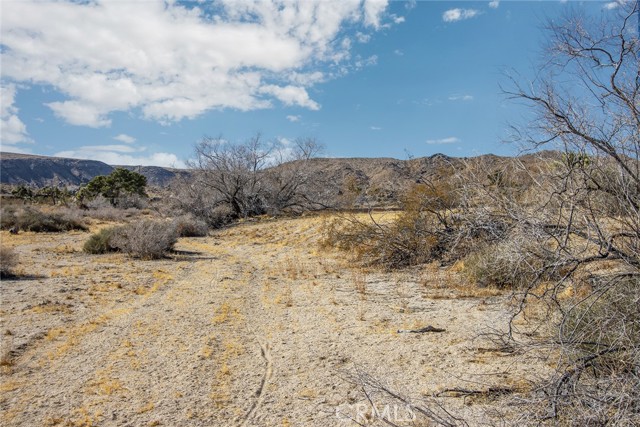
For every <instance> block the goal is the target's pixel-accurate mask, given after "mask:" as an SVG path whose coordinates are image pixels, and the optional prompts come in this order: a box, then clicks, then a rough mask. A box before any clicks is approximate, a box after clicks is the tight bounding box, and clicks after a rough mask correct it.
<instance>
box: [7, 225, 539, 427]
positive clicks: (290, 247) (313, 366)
mask: <svg viewBox="0 0 640 427" xmlns="http://www.w3.org/2000/svg"><path fill="white" fill-rule="evenodd" d="M322 221H323V219H322V218H320V217H314V218H301V219H291V220H279V221H263V222H258V223H248V224H244V225H240V226H237V227H234V228H231V229H228V230H225V231H221V232H216V233H214V234H213V235H212V236H210V237H206V238H189V239H181V240H180V242H179V244H178V249H179V250H180V251H182V252H180V253H178V254H177V255H175V256H174V257H173V258H171V259H166V260H162V261H139V260H131V259H129V258H127V257H125V256H124V255H121V254H113V255H93V256H90V255H86V254H84V253H82V252H81V247H82V244H83V243H84V241H85V240H86V239H87V238H88V235H89V234H88V233H83V232H74V233H66V234H32V233H22V234H19V235H17V236H14V235H9V234H8V233H7V232H2V244H3V245H4V246H8V247H13V248H15V250H16V252H17V253H18V254H19V256H20V264H19V265H20V267H19V271H18V272H19V273H21V275H22V276H23V277H21V278H20V279H17V280H4V281H2V283H1V285H0V286H1V297H2V301H1V315H2V329H1V330H0V332H1V333H2V343H3V348H2V361H1V365H2V366H1V367H0V368H1V370H2V376H1V380H2V384H1V386H0V391H1V393H0V395H1V397H0V410H1V411H2V418H1V422H2V425H5V426H39V425H49V426H53V425H65V426H66V425H68V426H81V425H84V426H88V425H99V426H145V425H149V426H151V425H166V426H217V425H233V426H245V425H246V426H249V425H255V426H258V425H259V426H265V425H266V426H288V425H291V426H307V425H308V426H336V425H355V424H353V423H352V422H351V421H349V420H348V419H347V416H345V414H347V415H350V416H353V415H354V412H353V408H355V407H356V406H355V405H358V404H364V403H365V402H367V400H366V398H365V396H364V395H363V393H362V390H361V387H359V386H358V385H357V384H354V383H353V382H351V381H350V380H349V377H350V376H351V375H352V374H353V373H354V372H356V370H360V371H362V372H367V373H369V374H371V375H373V376H375V377H376V378H380V379H382V380H384V381H385V382H386V383H388V384H389V385H390V386H392V387H393V388H394V389H395V390H398V391H400V392H402V393H405V394H407V395H409V396H411V397H412V398H414V399H421V398H425V397H430V396H433V395H434V394H436V393H438V392H439V391H443V390H445V389H455V388H458V389H474V390H483V389H484V390H490V389H491V388H493V389H498V388H499V389H504V388H508V389H516V390H517V389H523V388H526V384H527V383H526V379H528V378H532V377H533V376H534V375H535V373H536V371H539V370H540V369H541V365H540V363H539V362H537V361H535V360H533V359H532V357H531V356H527V357H524V356H515V355H513V354H508V353H501V352H500V351H497V349H495V347H494V346H493V344H492V343H490V342H488V341H487V340H486V339H485V338H482V337H481V335H480V334H481V333H483V332H487V331H489V330H491V328H502V327H503V326H504V325H505V322H506V319H507V316H508V297H507V296H503V295H499V294H498V293H497V292H494V291H491V290H478V289H475V288H473V287H471V286H467V285H466V284H464V283H462V282H461V280H460V279H459V277H458V276H457V275H456V274H455V273H453V272H451V271H450V270H443V269H440V268H437V267H436V266H427V267H424V268H421V269H414V270H411V271H404V272H402V273H382V272H375V271H365V270H362V269H357V268H352V267H350V266H349V265H348V262H346V261H345V254H343V253H328V252H323V251H321V250H319V249H318V245H317V243H316V242H317V239H318V236H319V230H320V226H321V223H322ZM429 325H431V326H433V327H434V328H438V329H444V330H445V331H444V332H439V333H398V330H414V329H419V328H422V327H426V326H429ZM443 396H447V397H443V398H442V399H441V402H442V403H443V404H444V405H446V407H447V409H449V410H450V411H452V412H454V413H457V414H461V415H463V416H465V417H466V418H467V419H468V420H469V422H470V424H472V425H474V424H476V422H480V421H486V420H487V419H488V418H487V417H489V415H487V412H486V411H485V410H486V409H488V408H491V409H496V408H497V406H496V405H498V403H499V402H498V401H496V400H492V399H484V400H482V399H475V400H474V399H472V398H469V396H465V395H464V393H455V392H452V393H450V392H448V393H444V395H443ZM350 411H351V412H350ZM374 418H375V417H374ZM369 421H375V419H371V420H369ZM411 424H412V423H409V424H408V425H411ZM413 424H414V425H427V424H419V422H418V421H415V422H414V423H413ZM404 425H407V423H405V424H404Z"/></svg>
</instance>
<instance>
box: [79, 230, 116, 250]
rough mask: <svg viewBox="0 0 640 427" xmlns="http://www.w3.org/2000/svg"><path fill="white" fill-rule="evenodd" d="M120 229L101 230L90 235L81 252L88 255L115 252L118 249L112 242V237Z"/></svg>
mask: <svg viewBox="0 0 640 427" xmlns="http://www.w3.org/2000/svg"><path fill="white" fill-rule="evenodd" d="M119 228H120V227H109V228H103V229H102V230H100V231H99V232H97V233H95V234H92V235H91V237H89V240H87V241H86V242H85V243H84V246H83V247H82V250H83V251H85V252H86V253H88V254H104V253H107V252H117V251H118V247H117V246H116V244H115V243H114V241H113V237H114V236H115V235H116V234H117V233H118V230H119Z"/></svg>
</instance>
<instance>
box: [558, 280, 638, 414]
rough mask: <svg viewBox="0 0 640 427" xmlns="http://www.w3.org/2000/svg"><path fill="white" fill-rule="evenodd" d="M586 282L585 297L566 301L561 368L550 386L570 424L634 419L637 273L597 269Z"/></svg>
mask: <svg viewBox="0 0 640 427" xmlns="http://www.w3.org/2000/svg"><path fill="white" fill-rule="evenodd" d="M590 282H591V283H590V284H589V288H590V289H592V290H593V291H592V292H591V293H590V294H589V295H588V296H587V297H584V296H580V297H577V298H574V299H571V300H569V301H567V302H566V303H565V304H564V308H565V310H566V311H565V312H566V316H565V318H564V319H563V321H562V323H561V326H560V334H559V344H560V345H561V347H562V349H563V350H564V357H563V359H562V365H563V369H562V370H559V372H558V375H557V378H554V380H553V381H552V382H551V385H550V386H549V390H548V392H550V394H551V395H552V396H554V398H555V401H556V404H557V406H558V411H559V412H560V413H561V414H564V416H565V417H567V418H569V419H570V420H571V423H570V424H572V425H609V424H610V425H638V422H640V379H639V378H638V373H640V278H639V277H638V276H637V275H629V276H624V277H623V276H615V277H611V276H605V275H601V276H596V277H595V278H593V279H592V280H591V281H590ZM612 409H615V410H612Z"/></svg>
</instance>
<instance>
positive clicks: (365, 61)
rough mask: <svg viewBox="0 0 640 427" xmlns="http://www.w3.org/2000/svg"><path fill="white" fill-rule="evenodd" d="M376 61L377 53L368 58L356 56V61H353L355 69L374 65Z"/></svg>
mask: <svg viewBox="0 0 640 427" xmlns="http://www.w3.org/2000/svg"><path fill="white" fill-rule="evenodd" d="M377 63H378V55H371V56H370V57H368V58H361V57H358V58H357V59H356V62H355V63H354V65H355V68H356V69H360V68H364V67H369V66H371V65H376V64H377Z"/></svg>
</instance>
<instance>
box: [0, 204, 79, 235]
mask: <svg viewBox="0 0 640 427" xmlns="http://www.w3.org/2000/svg"><path fill="white" fill-rule="evenodd" d="M1 217H2V221H1V226H2V228H3V229H10V228H16V229H19V230H23V231H33V232H62V231H70V230H83V231H86V230H87V227H86V226H85V225H84V224H83V223H82V221H81V220H80V217H79V216H78V215H76V214H74V213H73V212H70V211H63V212H59V213H47V212H42V211H40V210H38V209H35V208H33V207H25V208H22V209H15V208H12V207H9V208H7V209H3V210H2V215H1Z"/></svg>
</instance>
